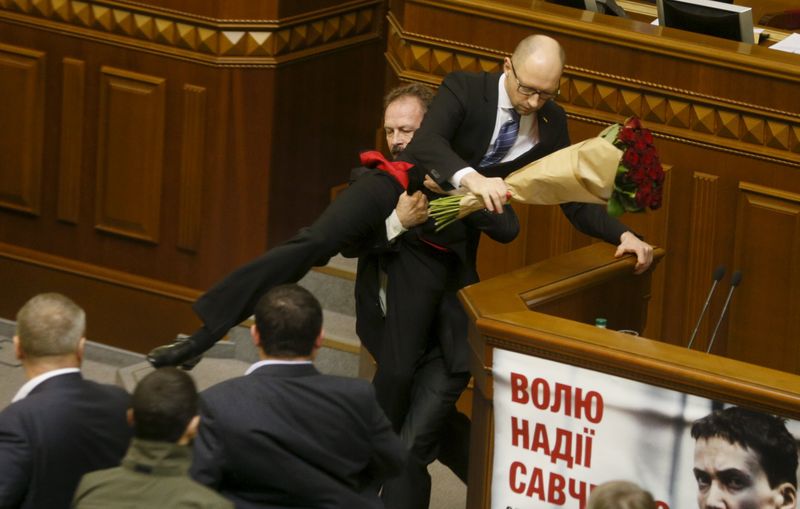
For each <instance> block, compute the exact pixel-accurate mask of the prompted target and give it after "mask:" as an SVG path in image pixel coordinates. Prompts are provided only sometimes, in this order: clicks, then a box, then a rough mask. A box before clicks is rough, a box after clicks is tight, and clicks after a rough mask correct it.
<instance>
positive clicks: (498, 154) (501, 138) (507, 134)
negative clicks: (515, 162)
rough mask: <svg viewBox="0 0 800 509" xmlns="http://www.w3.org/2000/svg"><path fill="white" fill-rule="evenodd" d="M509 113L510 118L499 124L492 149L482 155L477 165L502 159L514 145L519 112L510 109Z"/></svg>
mask: <svg viewBox="0 0 800 509" xmlns="http://www.w3.org/2000/svg"><path fill="white" fill-rule="evenodd" d="M509 113H510V114H511V119H510V120H507V121H506V122H505V123H504V124H503V125H502V126H500V132H499V133H497V139H496V140H495V141H494V149H493V150H492V151H491V152H489V153H488V154H486V155H485V156H483V159H481V163H480V165H479V166H480V167H481V168H483V167H486V166H491V165H493V164H497V163H499V162H500V161H502V160H503V158H504V157H505V156H506V154H508V151H509V150H511V147H513V146H514V142H515V141H517V134H518V133H519V113H517V111H516V110H514V109H511V110H510V111H509Z"/></svg>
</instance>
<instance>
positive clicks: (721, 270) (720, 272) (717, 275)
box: [686, 265, 725, 350]
mask: <svg viewBox="0 0 800 509" xmlns="http://www.w3.org/2000/svg"><path fill="white" fill-rule="evenodd" d="M724 275H725V266H724V265H719V266H717V268H716V269H714V274H713V275H712V276H711V277H712V279H713V280H714V282H713V283H711V290H709V292H708V297H706V303H705V304H703V310H702V311H700V318H698V319H697V325H695V326H694V330H693V331H692V337H690V338H689V346H687V347H686V348H688V349H690V350H691V349H692V343H694V337H695V336H696V335H697V329H699V328H700V322H702V321H703V316H704V315H705V314H706V310H707V309H708V303H709V302H711V296H712V295H714V290H716V289H717V283H719V282H720V280H721V279H722V276H724Z"/></svg>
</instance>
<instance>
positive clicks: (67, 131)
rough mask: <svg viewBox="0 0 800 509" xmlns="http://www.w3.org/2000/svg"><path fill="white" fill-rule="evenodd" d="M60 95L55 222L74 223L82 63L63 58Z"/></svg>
mask: <svg viewBox="0 0 800 509" xmlns="http://www.w3.org/2000/svg"><path fill="white" fill-rule="evenodd" d="M62 65H63V73H64V78H63V82H62V88H61V89H62V96H61V144H60V147H61V155H60V159H59V165H58V219H59V220H61V221H65V222H70V223H77V222H78V216H79V213H80V196H81V189H80V183H81V169H82V166H83V130H84V125H83V109H84V102H85V89H86V85H85V82H86V62H84V61H83V60H78V59H75V58H65V59H64V60H63V62H62Z"/></svg>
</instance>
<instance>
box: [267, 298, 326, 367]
mask: <svg viewBox="0 0 800 509" xmlns="http://www.w3.org/2000/svg"><path fill="white" fill-rule="evenodd" d="M255 318H256V329H257V330H258V334H259V336H260V339H261V348H262V350H263V351H264V353H265V354H266V355H268V356H270V357H277V358H294V357H309V356H310V355H311V353H312V351H313V350H314V344H315V342H316V340H317V337H319V335H320V332H321V331H322V308H321V307H320V305H319V301H317V299H316V298H315V297H314V296H313V295H312V294H311V292H309V291H308V290H306V289H305V288H303V287H301V286H298V285H295V284H291V285H281V286H276V287H274V288H273V289H271V290H270V291H268V292H267V293H266V294H264V296H263V297H261V299H260V300H259V301H258V304H256V309H255Z"/></svg>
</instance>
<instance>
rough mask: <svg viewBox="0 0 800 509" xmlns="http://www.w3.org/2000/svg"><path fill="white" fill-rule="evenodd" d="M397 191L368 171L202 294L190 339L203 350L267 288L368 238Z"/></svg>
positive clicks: (390, 182)
mask: <svg viewBox="0 0 800 509" xmlns="http://www.w3.org/2000/svg"><path fill="white" fill-rule="evenodd" d="M400 192H401V189H400V187H399V185H398V184H397V182H396V181H395V180H394V179H393V178H391V177H389V176H388V175H376V174H368V175H364V176H363V177H361V178H359V179H358V180H356V181H355V182H354V183H353V184H352V185H351V186H350V187H348V188H347V189H345V190H344V191H343V192H342V194H341V195H340V196H339V197H338V198H337V199H336V200H335V201H334V202H333V203H332V204H331V205H330V206H329V207H328V208H327V209H326V210H325V211H324V212H323V213H322V215H321V216H320V217H319V218H318V219H317V220H316V221H315V222H314V224H312V225H311V226H310V227H308V228H304V229H303V230H301V231H300V232H299V233H298V234H297V235H296V236H295V237H294V238H292V239H291V240H289V241H287V242H286V243H284V244H281V245H279V246H276V247H275V248H273V249H270V250H269V251H267V252H266V253H264V254H263V255H261V256H259V257H258V258H256V259H255V260H253V261H251V262H250V263H248V264H246V265H244V266H242V267H240V268H238V269H236V270H235V271H233V272H232V273H230V274H229V275H228V276H226V277H225V278H224V279H223V280H222V281H220V282H219V283H217V284H216V285H214V286H213V287H212V288H211V289H210V290H209V291H208V292H206V293H205V294H203V295H202V296H201V297H200V298H199V299H198V300H197V301H196V302H195V304H194V306H193V308H194V311H195V313H197V315H198V316H199V317H200V319H201V320H203V323H204V327H203V329H201V330H200V331H198V332H196V333H195V334H194V335H193V336H192V338H191V340H192V341H195V342H196V343H197V348H198V349H199V350H200V351H205V350H206V349H208V348H210V347H211V346H212V345H213V344H214V343H215V342H216V341H218V340H219V339H220V338H222V337H223V336H224V335H225V334H226V333H227V332H228V330H229V329H230V328H231V327H233V326H234V325H236V324H237V323H240V322H241V321H242V320H244V319H245V318H247V317H248V316H250V315H251V314H252V313H253V309H254V308H255V304H256V303H257V302H258V299H259V298H261V296H262V295H263V294H264V293H265V292H266V291H268V290H269V289H270V288H272V287H274V286H277V285H280V284H284V283H293V282H296V281H298V280H299V279H301V278H302V277H303V276H304V275H305V274H306V273H307V272H308V271H309V270H310V269H311V267H313V266H315V265H322V264H325V263H327V261H328V259H329V258H330V257H331V256H333V255H335V254H337V253H338V252H339V251H341V250H342V249H343V248H344V247H346V246H349V245H352V244H358V243H360V242H363V241H364V240H365V239H369V238H373V237H374V236H375V235H376V232H379V231H380V229H381V228H384V221H385V220H386V218H387V217H388V216H389V214H391V212H392V210H394V207H395V205H396V204H397V198H398V196H399V194H400ZM197 353H199V352H197Z"/></svg>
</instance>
